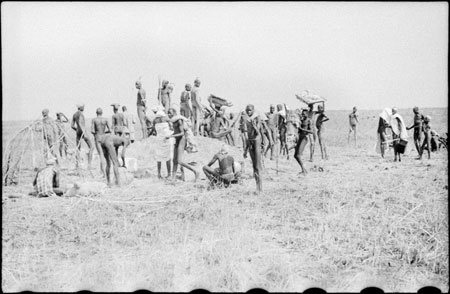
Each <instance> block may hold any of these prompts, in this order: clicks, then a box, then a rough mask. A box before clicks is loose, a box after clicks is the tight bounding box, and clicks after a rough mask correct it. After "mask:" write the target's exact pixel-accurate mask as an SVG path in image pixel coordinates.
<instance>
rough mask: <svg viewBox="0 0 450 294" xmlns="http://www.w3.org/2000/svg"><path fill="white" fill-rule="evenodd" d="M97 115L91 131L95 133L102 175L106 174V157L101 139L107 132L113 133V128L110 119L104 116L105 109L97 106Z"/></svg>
mask: <svg viewBox="0 0 450 294" xmlns="http://www.w3.org/2000/svg"><path fill="white" fill-rule="evenodd" d="M96 113H97V117H96V118H94V119H93V120H92V123H91V132H92V134H93V135H94V142H95V147H96V148H97V152H98V156H99V159H100V171H101V172H102V175H103V176H105V158H104V156H103V151H102V146H101V143H100V139H101V138H102V136H103V135H105V134H106V133H111V128H110V126H109V121H108V119H107V118H105V117H102V114H103V110H102V109H101V108H97V111H96Z"/></svg>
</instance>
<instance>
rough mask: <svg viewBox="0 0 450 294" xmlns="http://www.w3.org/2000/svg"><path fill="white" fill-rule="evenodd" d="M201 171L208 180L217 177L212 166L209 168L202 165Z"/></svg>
mask: <svg viewBox="0 0 450 294" xmlns="http://www.w3.org/2000/svg"><path fill="white" fill-rule="evenodd" d="M203 172H204V173H205V175H206V177H207V178H208V180H209V181H210V182H212V181H213V180H214V179H216V178H218V176H219V175H218V174H217V173H216V171H215V170H214V169H213V168H211V167H209V166H207V165H205V166H203Z"/></svg>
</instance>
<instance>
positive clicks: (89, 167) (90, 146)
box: [84, 136, 94, 169]
mask: <svg viewBox="0 0 450 294" xmlns="http://www.w3.org/2000/svg"><path fill="white" fill-rule="evenodd" d="M84 141H85V142H86V144H87V145H88V147H89V152H88V169H92V165H91V164H92V153H93V152H94V146H93V144H92V142H91V139H89V137H87V136H84Z"/></svg>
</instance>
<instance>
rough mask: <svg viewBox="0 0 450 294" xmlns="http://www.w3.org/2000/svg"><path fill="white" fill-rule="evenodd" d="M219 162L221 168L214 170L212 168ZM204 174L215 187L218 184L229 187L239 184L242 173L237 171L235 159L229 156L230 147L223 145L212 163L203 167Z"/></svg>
mask: <svg viewBox="0 0 450 294" xmlns="http://www.w3.org/2000/svg"><path fill="white" fill-rule="evenodd" d="M216 161H219V168H216V169H213V168H211V166H212V165H213V164H214V163H215V162H216ZM203 172H204V173H205V175H206V177H207V178H208V179H209V181H210V185H211V186H212V187H214V185H217V184H223V185H224V186H225V187H228V186H229V185H230V184H232V183H233V184H234V183H238V182H239V179H240V176H241V173H240V171H237V170H236V169H235V162H234V158H233V157H232V156H231V155H229V154H228V145H227V144H223V145H222V147H221V148H220V151H219V152H218V153H216V154H215V155H214V157H213V158H212V159H211V161H210V162H209V163H208V164H207V165H205V166H203Z"/></svg>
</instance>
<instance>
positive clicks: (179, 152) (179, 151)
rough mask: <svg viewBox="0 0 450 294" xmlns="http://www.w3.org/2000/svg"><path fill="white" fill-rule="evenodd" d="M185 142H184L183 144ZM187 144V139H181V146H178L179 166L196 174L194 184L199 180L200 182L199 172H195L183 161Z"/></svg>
mask: <svg viewBox="0 0 450 294" xmlns="http://www.w3.org/2000/svg"><path fill="white" fill-rule="evenodd" d="M183 141H184V142H183ZM185 144H186V139H185V138H182V139H181V141H180V144H179V145H178V158H177V159H178V164H179V165H180V166H181V167H182V168H183V167H184V168H187V169H188V170H190V171H191V172H193V173H194V176H195V180H194V182H196V181H197V180H198V172H197V171H196V170H195V169H193V168H192V167H191V166H190V165H189V164H186V163H185V162H184V161H183V157H184V156H183V155H184V147H185ZM183 180H184V170H183Z"/></svg>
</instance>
